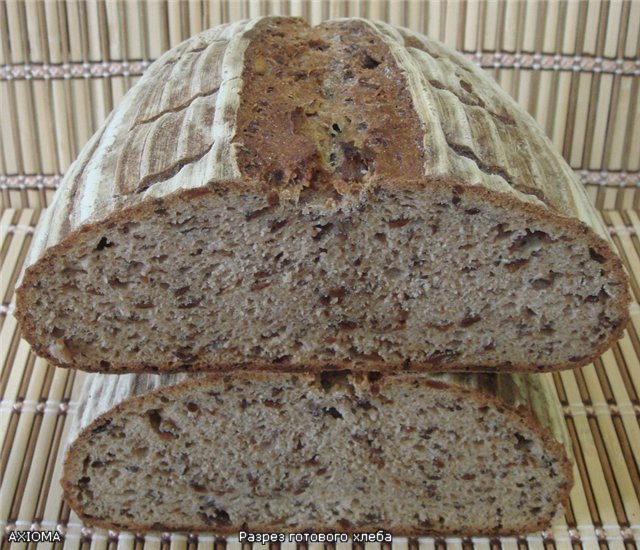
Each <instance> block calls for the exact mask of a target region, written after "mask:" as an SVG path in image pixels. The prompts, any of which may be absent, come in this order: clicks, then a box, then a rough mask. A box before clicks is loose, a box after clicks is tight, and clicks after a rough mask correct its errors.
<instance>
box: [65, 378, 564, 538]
mask: <svg viewBox="0 0 640 550" xmlns="http://www.w3.org/2000/svg"><path fill="white" fill-rule="evenodd" d="M552 384H553V382H552V381H551V378H550V377H549V378H547V377H546V376H539V375H523V374H519V375H508V374H500V375H470V374H468V375H451V374H449V375H429V374H420V373H416V374H393V375H381V374H379V373H357V374H349V373H347V372H346V371H325V372H323V373H316V374H306V373H299V374H297V373H248V372H239V373H234V374H226V375H225V374H222V373H213V374H208V375H207V374H200V375H184V374H179V375H164V376H162V377H161V376H157V375H133V374H129V375H122V376H117V377H114V376H109V375H104V374H92V375H90V377H89V379H88V382H87V385H86V386H85V392H84V398H83V400H82V401H81V403H80V406H79V410H78V415H77V418H76V420H75V426H74V428H73V429H72V434H71V436H70V441H71V442H72V443H71V445H70V447H69V448H68V450H67V455H66V460H65V464H64V478H63V486H64V492H65V497H66V499H67V501H68V502H69V504H70V505H71V507H72V508H73V509H74V510H75V511H76V512H77V513H78V515H79V516H80V517H81V518H82V519H83V520H84V521H86V522H88V523H90V524H93V525H96V526H100V527H105V528H114V529H127V530H133V531H147V530H190V531H210V532H214V533H218V534H236V535H237V534H238V531H239V530H240V529H242V530H245V531H251V532H263V531H270V532H286V531H306V530H311V531H316V532H317V531H321V532H326V531H339V532H354V531H356V532H360V531H375V530H376V529H385V530H387V531H390V532H391V533H393V534H396V535H414V534H441V535H446V534H456V535H457V536H460V535H478V534H486V535H499V534H500V535H505V534H516V533H517V534H518V535H522V534H523V533H526V532H530V531H533V530H539V529H543V528H545V527H548V526H549V523H550V522H551V519H552V518H553V516H554V514H555V513H556V510H557V508H558V506H559V504H561V503H563V502H564V501H565V500H566V499H567V497H568V493H569V489H570V487H571V484H572V477H571V466H570V463H569V461H568V458H567V455H566V451H565V448H564V446H563V444H562V443H561V442H563V443H567V442H568V438H567V435H566V431H564V430H565V427H564V419H563V417H562V412H561V410H560V407H559V403H558V402H557V398H556V397H555V395H554V394H553V393H552V392H553V390H552V389H551V387H550V385H552Z"/></svg>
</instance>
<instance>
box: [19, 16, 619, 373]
mask: <svg viewBox="0 0 640 550" xmlns="http://www.w3.org/2000/svg"><path fill="white" fill-rule="evenodd" d="M607 238H608V236H607V234H606V230H605V229H604V228H603V226H602V224H601V222H600V221H599V219H598V217H597V215H596V212H595V211H594V209H593V207H592V206H591V205H590V203H589V200H588V198H587V196H586V193H585V191H584V189H583V188H582V187H581V186H580V184H579V183H578V182H577V181H576V180H575V177H574V175H573V172H572V171H571V169H570V168H569V166H568V165H567V164H566V163H565V162H564V160H563V159H562V158H561V157H560V156H559V155H558V154H557V153H556V152H555V151H553V149H552V146H551V143H550V142H549V140H548V139H547V138H546V137H545V136H544V135H543V133H542V131H541V130H540V129H539V128H538V127H537V125H536V123H535V121H534V120H533V119H532V118H531V117H530V116H529V115H528V114H527V113H525V112H524V111H523V110H522V109H521V108H520V107H518V105H517V104H516V103H515V102H514V101H513V100H512V99H511V98H510V97H509V96H508V95H507V94H506V93H505V92H504V91H502V90H501V89H500V88H499V86H498V85H497V84H495V83H494V82H493V81H491V79H490V78H489V77H488V76H487V75H486V74H485V73H484V72H482V71H481V70H480V69H478V68H477V67H476V66H474V65H473V64H472V63H471V62H470V61H468V60H467V59H466V58H465V57H464V56H462V55H460V54H458V53H456V52H454V51H452V50H451V49H449V48H448V47H446V46H445V45H443V44H441V43H439V42H436V41H433V40H430V39H428V38H426V37H424V36H421V35H419V34H417V33H414V32H412V31H410V30H408V29H403V28H398V27H394V26H392V25H389V24H386V23H380V22H373V21H369V20H365V19H341V20H336V21H327V22H324V23H322V24H320V25H318V26H315V27H311V26H309V25H307V24H306V23H305V22H304V21H303V20H301V19H298V18H289V17H265V18H259V19H254V20H248V21H241V22H237V23H232V24H227V25H222V26H219V27H216V28H214V29H210V30H208V31H205V32H203V33H201V34H199V35H197V36H195V37H193V38H191V39H189V40H187V41H186V42H184V43H182V44H180V45H179V46H177V47H176V48H174V49H172V50H170V51H169V52H167V53H166V54H165V55H163V56H162V57H161V58H160V59H158V60H157V61H156V62H155V63H153V64H152V65H151V66H150V67H149V69H148V70H147V72H146V73H145V75H144V76H143V77H142V78H141V80H140V81H139V82H138V83H137V84H136V85H135V86H134V87H133V88H132V89H131V90H130V91H129V92H128V93H127V95H126V96H125V97H124V98H123V100H122V102H121V103H120V105H119V106H118V107H117V108H116V109H115V110H114V111H113V113H112V114H111V116H110V117H109V119H108V120H107V121H106V122H105V124H104V125H103V126H102V128H101V129H100V130H99V131H98V132H97V133H96V134H95V135H94V136H93V138H92V139H91V140H90V142H89V143H88V144H87V145H86V147H85V148H84V149H83V151H82V152H81V154H80V156H79V158H78V159H77V160H76V162H75V163H74V164H73V165H72V167H71V168H70V170H69V171H68V173H67V174H66V176H65V178H64V181H63V183H62V185H61V188H60V189H59V190H58V192H57V194H56V197H55V200H54V202H53V204H52V206H51V208H49V209H48V211H47V213H46V215H45V217H44V220H43V221H42V223H41V225H40V227H39V229H38V232H37V233H36V235H35V237H34V244H33V247H32V250H31V252H30V256H29V258H28V260H27V265H28V266H29V267H28V268H27V270H26V272H25V275H24V278H23V283H22V286H21V288H20V289H19V291H18V310H17V311H18V313H17V315H18V318H19V320H20V321H21V324H22V327H23V330H24V333H25V336H26V338H27V339H28V340H29V341H30V342H31V343H32V345H33V346H34V349H35V350H36V351H37V352H38V353H40V354H42V355H44V356H45V357H47V358H48V359H49V360H51V361H53V362H55V363H58V364H62V365H67V366H78V367H83V368H89V369H91V370H106V371H111V370H116V371H126V370H160V371H164V370H185V369H188V368H195V369H204V370H207V369H225V368H229V367H230V366H236V367H240V366H242V367H252V368H266V369H274V368H275V369H303V368H314V369H321V368H327V367H328V366H333V367H335V366H342V367H344V366H348V367H353V366H359V367H361V368H364V369H382V370H390V369H391V370H393V369H397V368H400V367H402V368H405V369H407V368H412V367H414V368H416V369H420V370H425V369H426V370H450V369H453V370H497V369H507V370H511V369H517V370H523V369H524V370H531V369H534V368H540V369H542V370H549V369H551V368H560V367H568V366H575V365H579V364H584V363H585V362H587V361H589V360H590V359H592V358H593V357H595V356H596V355H597V354H598V353H600V352H601V351H603V350H604V349H606V347H607V346H608V345H610V343H611V342H612V341H613V339H615V338H616V337H618V336H619V335H620V334H621V332H622V330H623V327H624V325H625V324H626V321H627V318H628V313H627V311H626V305H627V302H628V299H629V296H628V289H627V283H626V279H625V275H624V273H623V271H622V268H621V264H620V262H619V260H618V259H617V258H616V257H615V254H614V253H613V252H612V250H611V247H610V245H609V244H608V243H607V242H606V239H607ZM47 292H48V293H49V295H50V296H55V298H53V300H50V299H48V298H47V297H46V296H45V293H47ZM567 316H569V317H570V318H571V319H572V320H573V323H572V324H571V326H568V327H562V326H561V323H560V320H561V319H562V318H566V317H567ZM150 334H153V335H154V338H153V341H151V340H150V339H149V336H150Z"/></svg>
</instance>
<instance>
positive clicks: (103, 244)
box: [96, 237, 114, 250]
mask: <svg viewBox="0 0 640 550" xmlns="http://www.w3.org/2000/svg"><path fill="white" fill-rule="evenodd" d="M113 245H114V243H112V242H111V241H110V240H109V239H107V238H106V237H102V238H101V239H100V242H99V243H98V245H97V246H96V250H104V249H105V248H111V247H112V246H113Z"/></svg>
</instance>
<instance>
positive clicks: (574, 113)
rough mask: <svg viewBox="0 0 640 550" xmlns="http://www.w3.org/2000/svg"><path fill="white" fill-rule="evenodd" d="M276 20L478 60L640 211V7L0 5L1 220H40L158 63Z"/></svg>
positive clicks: (637, 2)
mask: <svg viewBox="0 0 640 550" xmlns="http://www.w3.org/2000/svg"><path fill="white" fill-rule="evenodd" d="M265 14H283V15H297V16H302V17H304V18H306V19H307V20H308V21H309V22H310V23H312V24H316V23H319V22H320V21H322V20H324V19H329V18H334V17H345V16H362V17H369V18H372V19H380V20H384V21H389V22H391V23H394V24H398V25H402V26H406V27H410V28H412V29H414V30H416V31H418V32H422V33H425V34H428V35H429V36H431V37H433V38H436V39H439V40H442V41H444V42H446V43H447V44H448V45H450V46H452V47H454V48H457V49H458V50H460V51H462V52H464V53H465V54H466V55H467V56H468V57H470V58H471V59H472V60H474V61H475V62H476V63H478V64H479V65H481V66H482V67H484V68H485V69H486V70H487V71H489V72H491V73H492V74H493V76H494V77H495V78H496V79H497V81H498V82H499V83H500V84H501V85H502V86H503V87H504V88H505V89H506V91H507V92H509V93H510V94H511V95H512V96H513V97H514V98H515V99H516V100H517V101H518V102H519V103H520V105H522V107H524V108H525V109H526V110H528V111H529V112H530V113H531V114H532V115H533V117H534V118H536V119H537V121H538V122H539V124H540V125H541V127H542V128H543V129H544V131H545V133H546V134H547V135H548V136H549V137H550V139H551V140H552V142H553V145H554V147H555V148H556V150H557V151H559V152H560V153H561V154H562V155H563V156H564V157H565V158H566V159H567V161H568V162H569V163H570V164H571V166H572V167H573V168H574V169H576V170H577V171H578V175H579V177H580V179H581V180H582V181H583V183H584V184H585V185H586V186H587V187H588V189H589V191H590V193H591V194H592V197H593V200H594V201H595V204H596V205H597V207H598V208H599V209H601V210H605V209H618V210H620V209H624V208H634V209H640V0H612V1H608V0H603V1H601V0H589V1H579V0H490V1H484V0H482V1H479V0H436V1H430V2H428V1H421V0H372V1H365V0H336V1H331V2H330V1H327V0H182V1H178V0H106V1H105V0H87V1H79V0H46V1H44V0H0V105H1V106H2V124H0V207H5V208H6V207H12V208H39V207H44V206H47V205H48V204H49V200H50V198H51V196H52V194H53V189H54V188H55V185H56V184H57V182H58V181H59V178H60V176H59V175H60V174H63V173H64V172H65V171H66V169H67V168H68V166H69V164H70V163H71V162H72V160H73V159H74V158H75V157H76V155H77V153H78V151H79V150H80V148H81V147H82V146H83V144H84V143H85V142H86V141H87V140H88V138H89V137H90V136H91V135H92V134H93V132H94V131H95V130H96V128H97V127H98V126H99V125H100V124H101V123H102V121H103V120H104V119H105V117H106V116H107V115H108V114H109V112H110V111H111V110H112V109H113V107H114V106H115V105H116V104H117V103H118V102H119V100H120V98H121V97H122V96H123V94H124V93H125V92H126V91H127V90H128V89H129V88H130V87H131V86H132V85H133V84H134V83H135V82H136V81H137V79H138V78H139V77H140V75H141V74H142V73H143V72H144V70H145V69H146V67H147V66H148V65H149V63H150V62H151V61H153V60H154V59H156V58H157V57H159V56H160V55H161V54H162V53H163V52H164V51H166V50H167V49H169V48H170V47H172V46H175V45H176V44H178V43H179V42H181V41H182V40H185V39H186V38H188V37H189V36H192V35H193V34H196V33H198V32H200V31H201V30H204V29H206V28H209V27H212V26H214V25H217V24H220V23H225V22H228V21H237V20H239V19H244V18H247V17H255V16H259V15H265Z"/></svg>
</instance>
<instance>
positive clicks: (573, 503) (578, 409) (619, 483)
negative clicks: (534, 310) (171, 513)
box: [0, 209, 640, 550]
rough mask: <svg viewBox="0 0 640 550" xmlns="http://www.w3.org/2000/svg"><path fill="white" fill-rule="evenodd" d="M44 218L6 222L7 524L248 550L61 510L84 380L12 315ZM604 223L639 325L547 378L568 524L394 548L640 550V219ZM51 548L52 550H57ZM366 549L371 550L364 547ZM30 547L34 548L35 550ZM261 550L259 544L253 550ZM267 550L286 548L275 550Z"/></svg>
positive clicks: (104, 542)
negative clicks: (569, 459) (42, 352)
mask: <svg viewBox="0 0 640 550" xmlns="http://www.w3.org/2000/svg"><path fill="white" fill-rule="evenodd" d="M40 213H41V211H40V210H36V209H23V210H17V209H6V210H4V211H2V212H1V214H0V265H1V271H0V296H1V297H2V303H1V304H0V366H1V370H0V395H1V396H2V400H1V401H0V448H1V452H0V476H1V478H2V481H1V483H0V510H1V512H0V526H1V527H2V528H3V530H4V539H1V540H0V546H3V545H5V546H7V547H9V546H11V547H12V548H24V547H26V545H24V544H13V545H11V544H9V543H8V542H7V536H8V533H9V532H10V531H11V530H13V529H20V530H25V529H27V530H28V529H32V530H40V529H44V530H51V529H55V530H57V531H58V532H60V533H61V535H62V536H63V539H64V540H63V542H60V543H56V544H53V546H54V547H56V548H62V547H64V548H86V549H88V548H96V549H97V548H109V549H116V548H118V549H128V548H132V549H142V548H144V549H149V548H153V549H156V548H163V549H172V550H173V549H183V548H189V549H196V548H197V549H205V548H206V549H212V550H225V548H226V549H227V550H250V545H246V544H245V545H241V544H240V543H238V542H237V540H234V539H229V540H228V541H226V542H225V541H223V540H217V539H215V538H213V537H211V536H209V537H207V536H202V535H200V536H198V537H196V536H190V535H189V534H184V533H183V534H177V535H176V534H173V535H169V534H160V533H158V534H155V535H148V536H136V534H134V533H118V532H112V531H104V530H93V529H90V528H88V527H85V526H84V525H83V524H82V522H81V521H80V520H79V519H78V517H77V516H76V515H75V514H74V513H72V512H71V511H70V510H69V508H68V506H67V505H66V504H64V503H63V501H62V495H61V489H60V485H59V483H58V479H59V478H60V467H61V454H62V450H63V448H64V444H65V441H66V435H67V432H68V429H69V425H70V423H71V421H72V418H73V416H74V414H75V412H76V406H77V400H78V392H79V391H80V389H81V387H82V382H83V378H84V376H85V375H84V374H83V373H81V372H75V371H70V370H67V369H60V368H55V367H52V366H49V365H47V363H46V362H45V361H44V360H42V359H40V358H36V356H35V355H34V354H33V353H32V352H31V350H30V349H29V346H28V344H27V343H26V342H25V341H24V340H22V339H20V335H19V332H18V328H17V324H16V321H15V319H14V317H13V316H12V315H11V312H12V309H13V306H12V304H13V298H14V285H15V281H16V279H17V277H18V275H19V272H20V269H21V265H22V262H23V261H24V258H25V254H26V252H27V249H28V247H29V244H30V241H31V237H32V234H33V230H34V227H35V224H36V223H37V220H38V218H39V216H40ZM603 218H604V221H605V223H606V224H607V226H608V227H609V230H610V232H611V235H612V237H613V240H614V242H615V244H616V246H617V247H618V251H619V253H620V255H621V257H622V259H623V260H624V263H625V265H626V267H627V270H628V271H629V273H630V274H631V275H632V277H631V279H632V285H631V286H632V293H633V298H634V304H633V305H632V307H631V324H630V325H629V328H628V329H627V331H626V333H625V336H624V338H623V339H622V340H620V341H619V342H618V343H616V344H615V345H614V347H613V348H612V349H611V350H609V351H607V352H606V353H605V354H604V355H603V356H602V357H601V358H600V359H598V360H597V361H596V362H595V364H592V365H588V366H586V367H584V368H582V369H579V370H575V371H565V372H562V373H556V374H553V375H551V374H549V375H544V376H552V377H553V380H554V382H555V384H554V385H555V388H556V391H557V394H558V398H559V400H560V402H561V404H562V407H563V408H564V413H565V419H566V422H567V428H568V430H569V433H570V435H571V438H572V440H573V446H574V453H575V456H576V462H575V465H574V477H575V479H576V484H575V487H574V489H573V491H572V493H571V499H570V505H569V507H568V509H567V510H566V512H565V515H564V517H560V518H558V519H557V520H556V521H555V523H554V525H553V528H552V529H550V530H549V531H546V532H542V533H533V534H530V533H522V535H521V536H520V537H514V538H500V539H475V538H473V539H470V538H465V539H461V538H447V539H430V538H420V539H406V538H397V539H394V542H393V545H392V546H393V549H394V550H395V549H397V550H427V549H434V550H436V549H437V550H445V549H446V550H500V549H505V550H527V549H531V550H552V549H553V548H557V549H567V550H569V549H571V550H577V549H579V548H583V549H594V550H595V549H596V548H598V549H602V550H605V549H611V550H632V549H633V550H637V548H638V547H639V546H640V307H639V306H638V302H639V301H640V238H639V235H640V217H639V215H638V212H637V211H634V210H623V211H615V210H612V211H605V212H604V213H603ZM49 546H51V545H49ZM329 546H331V545H327V547H325V546H323V545H319V544H315V545H314V544H310V545H308V547H307V546H305V545H298V546H297V547H296V545H295V544H283V545H282V549H281V550H329V548H328V547H329ZM365 546H366V548H365ZM31 547H34V545H31ZM337 547H338V548H336V549H335V550H390V547H389V545H388V544H382V545H380V544H370V543H367V544H366V545H362V544H360V545H359V544H355V545H353V549H352V546H351V545H350V544H338V545H337ZM255 548H256V550H257V549H258V548H260V545H255ZM269 550H278V548H277V545H271V546H270V548H269Z"/></svg>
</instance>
